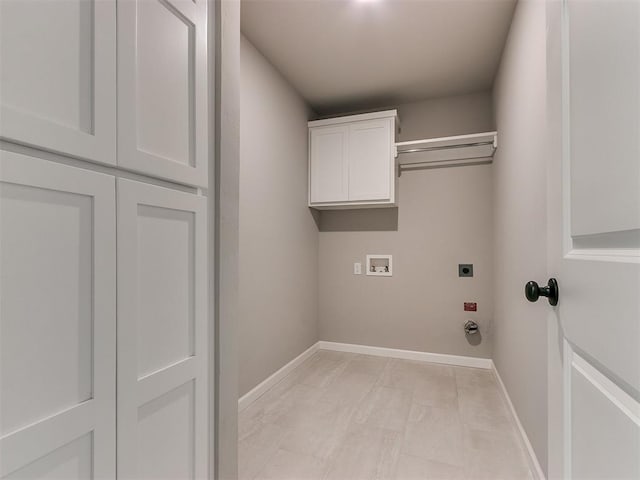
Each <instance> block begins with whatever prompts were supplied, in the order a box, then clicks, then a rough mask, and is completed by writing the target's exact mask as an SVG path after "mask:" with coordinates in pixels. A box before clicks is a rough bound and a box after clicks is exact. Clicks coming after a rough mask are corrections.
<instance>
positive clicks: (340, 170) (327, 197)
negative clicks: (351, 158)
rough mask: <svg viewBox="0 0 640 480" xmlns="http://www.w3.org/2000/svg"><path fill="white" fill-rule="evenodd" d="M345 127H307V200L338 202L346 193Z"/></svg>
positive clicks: (347, 170)
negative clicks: (308, 128)
mask: <svg viewBox="0 0 640 480" xmlns="http://www.w3.org/2000/svg"><path fill="white" fill-rule="evenodd" d="M347 138H348V127H346V126H339V127H320V128H313V129H311V130H310V138H309V142H310V153H311V157H310V158H311V165H310V175H311V182H310V183H311V185H310V190H311V194H310V202H311V203H324V202H340V201H346V200H347V199H348V196H349V164H348V150H347V148H348V145H347V142H348V140H347Z"/></svg>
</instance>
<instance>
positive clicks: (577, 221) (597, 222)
mask: <svg viewBox="0 0 640 480" xmlns="http://www.w3.org/2000/svg"><path fill="white" fill-rule="evenodd" d="M568 8H569V12H568V15H569V17H570V19H571V21H570V25H569V45H568V48H569V52H570V55H569V58H568V62H569V69H570V75H569V89H570V90H569V95H570V97H569V103H570V109H571V112H570V115H571V119H570V122H569V129H570V131H569V135H570V149H571V157H572V158H573V159H579V161H578V160H576V161H574V162H573V163H572V165H571V185H570V186H571V233H572V235H573V236H593V235H597V234H603V233H605V234H609V235H610V236H611V234H613V233H616V232H623V231H629V230H635V231H636V236H635V248H640V162H639V161H638V158H640V135H639V132H640V115H638V110H639V109H640V83H639V82H638V80H640V75H639V74H638V69H639V68H640V61H639V59H640V38H639V35H640V29H639V28H638V18H639V16H640V5H639V4H638V2H619V1H618V2H613V3H612V4H611V5H607V6H606V7H605V6H604V4H603V2H602V1H597V2H593V1H591V2H585V1H572V2H569V4H568ZM612 52H615V54H612ZM594 179H597V180H598V181H597V182H596V181H594ZM596 240H597V238H596ZM592 242H593V239H592ZM599 243H602V244H603V246H604V247H606V248H608V247H609V243H610V240H609V237H605V238H602V239H601V242H599Z"/></svg>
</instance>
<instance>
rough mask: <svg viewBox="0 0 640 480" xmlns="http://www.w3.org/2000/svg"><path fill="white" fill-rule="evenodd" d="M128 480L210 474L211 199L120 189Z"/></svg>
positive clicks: (128, 185) (123, 446) (122, 432)
mask: <svg viewBox="0 0 640 480" xmlns="http://www.w3.org/2000/svg"><path fill="white" fill-rule="evenodd" d="M118 302H119V303H118V392H120V393H119V396H118V474H119V476H120V477H121V478H131V479H139V478H204V477H205V476H206V474H207V431H208V423H207V412H208V406H207V378H206V371H207V370H206V369H207V361H208V357H207V341H208V340H207V322H206V199H205V198H204V197H200V196H196V195H191V194H187V193H183V192H178V191H174V190H170V189H166V188H162V187H156V186H151V185H146V184H143V183H138V182H134V181H129V180H123V179H120V180H119V181H118Z"/></svg>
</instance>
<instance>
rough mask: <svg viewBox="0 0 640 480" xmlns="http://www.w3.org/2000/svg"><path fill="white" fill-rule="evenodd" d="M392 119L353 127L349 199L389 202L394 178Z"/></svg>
mask: <svg viewBox="0 0 640 480" xmlns="http://www.w3.org/2000/svg"><path fill="white" fill-rule="evenodd" d="M393 134H394V132H393V127H392V120H389V119H384V120H371V121H368V122H358V123H353V124H350V125H349V200H351V201H357V200H389V199H390V196H391V182H393V181H395V179H394V162H393V161H391V158H392V152H391V149H392V147H393Z"/></svg>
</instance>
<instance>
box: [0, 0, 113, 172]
mask: <svg viewBox="0 0 640 480" xmlns="http://www.w3.org/2000/svg"><path fill="white" fill-rule="evenodd" d="M0 62H1V63H2V68H0V118H2V121H0V138H3V139H5V140H9V141H12V142H17V143H22V144H25V145H30V146H34V147H36V148H40V149H43V150H48V151H52V152H56V153H60V154H63V155H70V156H73V157H77V158H81V159H84V160H90V161H93V162H99V163H103V164H107V165H115V163H116V81H115V79H116V2H115V1H96V0H91V1H89V0H68V1H65V2H48V1H29V2H24V1H20V0H4V1H1V2H0Z"/></svg>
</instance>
